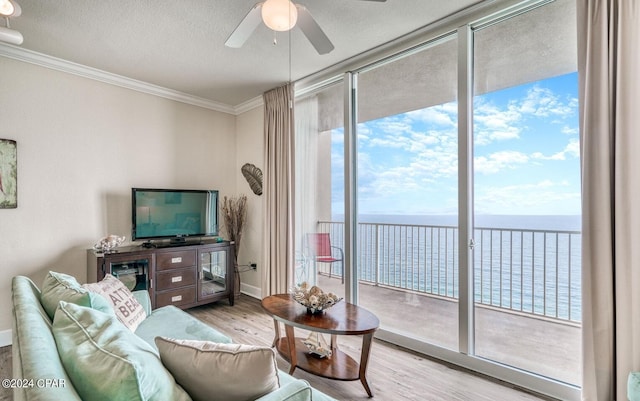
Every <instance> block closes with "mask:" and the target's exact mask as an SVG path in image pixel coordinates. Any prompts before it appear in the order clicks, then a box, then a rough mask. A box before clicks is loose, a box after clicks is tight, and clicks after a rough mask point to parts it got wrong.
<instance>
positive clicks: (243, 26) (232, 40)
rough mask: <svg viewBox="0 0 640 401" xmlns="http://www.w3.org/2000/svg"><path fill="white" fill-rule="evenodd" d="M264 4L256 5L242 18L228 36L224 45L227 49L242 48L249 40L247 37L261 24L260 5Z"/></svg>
mask: <svg viewBox="0 0 640 401" xmlns="http://www.w3.org/2000/svg"><path fill="white" fill-rule="evenodd" d="M263 4H264V3H258V4H256V5H255V6H253V8H252V9H251V11H249V13H248V14H247V15H246V16H245V17H244V19H243V20H242V21H241V22H240V24H239V25H238V26H237V27H236V29H235V30H234V31H233V32H232V33H231V35H229V38H228V39H227V41H226V42H224V45H225V46H227V47H235V48H238V47H242V45H243V44H244V42H246V41H247V39H249V36H251V34H252V33H253V31H255V29H256V28H257V27H258V25H260V23H261V22H262V11H261V10H262V5H263Z"/></svg>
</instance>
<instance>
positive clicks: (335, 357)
mask: <svg viewBox="0 0 640 401" xmlns="http://www.w3.org/2000/svg"><path fill="white" fill-rule="evenodd" d="M262 307H263V308H264V309H265V310H266V311H267V313H269V314H270V315H271V316H272V317H273V323H274V326H275V330H276V335H275V339H274V340H273V346H275V347H276V349H277V350H278V352H279V353H280V355H282V357H283V358H284V359H285V360H286V361H287V362H289V363H290V364H291V369H290V370H289V374H293V371H294V370H296V367H298V368H300V369H302V370H305V371H307V372H309V373H312V374H314V375H317V376H321V377H326V378H328V379H334V380H345V381H347V380H360V382H362V385H363V386H364V389H365V390H366V391H367V394H368V395H369V397H373V395H372V393H371V388H370V387H369V383H367V377H366V373H367V364H368V362H369V353H370V351H371V342H372V340H373V333H374V332H375V331H376V330H377V329H378V326H379V325H380V321H379V320H378V318H377V317H376V316H375V315H374V314H373V313H371V312H369V311H368V310H366V309H364V308H361V307H359V306H357V305H353V304H350V303H348V302H344V301H340V302H338V303H337V304H335V305H334V306H333V307H332V308H329V309H327V310H326V311H325V312H324V313H322V314H310V313H307V309H306V308H305V307H304V306H302V305H300V304H298V303H297V302H296V301H294V300H293V298H292V297H291V295H289V294H278V295H272V296H269V297H266V298H264V299H263V300H262ZM278 322H282V323H283V324H284V328H285V334H286V336H285V337H281V336H280V325H279V323H278ZM294 327H297V328H300V329H304V330H309V331H313V332H318V333H325V334H330V335H331V351H332V355H331V356H329V357H319V356H317V355H315V354H312V353H310V352H309V351H308V349H307V347H306V346H305V345H304V344H303V342H302V341H303V340H304V339H303V338H300V337H296V336H295V333H294ZM338 335H344V336H355V335H362V351H361V354H360V362H358V361H356V360H354V359H353V358H351V357H350V356H349V355H347V354H345V353H344V352H342V351H341V350H339V349H338V343H337V341H336V336H338Z"/></svg>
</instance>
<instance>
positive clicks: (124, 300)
mask: <svg viewBox="0 0 640 401" xmlns="http://www.w3.org/2000/svg"><path fill="white" fill-rule="evenodd" d="M82 288H84V289H86V290H87V291H91V292H95V293H97V294H100V295H102V296H103V297H105V298H106V299H107V301H109V302H110V303H111V305H113V310H114V312H115V314H116V317H117V318H118V320H119V321H121V322H122V324H124V325H125V326H127V327H128V328H129V330H131V331H136V329H137V328H138V326H139V325H140V323H142V322H143V321H144V319H146V318H147V313H146V312H145V311H144V308H143V307H142V305H141V304H140V302H138V300H137V299H136V298H135V297H134V296H133V294H132V293H131V291H129V289H128V288H127V287H126V286H125V285H124V283H123V282H122V281H120V280H118V279H117V278H115V277H113V276H112V275H111V274H107V275H106V276H105V278H104V279H103V280H102V281H100V282H99V283H91V284H84V285H83V286H82Z"/></svg>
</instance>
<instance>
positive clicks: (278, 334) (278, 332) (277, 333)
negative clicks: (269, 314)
mask: <svg viewBox="0 0 640 401" xmlns="http://www.w3.org/2000/svg"><path fill="white" fill-rule="evenodd" d="M273 326H274V327H275V332H276V336H275V338H274V339H273V344H271V346H272V347H275V346H276V343H277V342H278V339H279V338H280V325H279V324H278V321H277V320H276V319H273Z"/></svg>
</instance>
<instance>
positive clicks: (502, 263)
mask: <svg viewBox="0 0 640 401" xmlns="http://www.w3.org/2000/svg"><path fill="white" fill-rule="evenodd" d="M318 228H319V231H320V232H328V233H330V235H331V241H332V244H333V245H336V246H340V247H343V244H344V223H342V222H330V221H321V222H319V226H318ZM357 233H358V244H357V252H358V255H357V263H358V266H357V269H358V279H359V280H360V281H361V282H365V283H370V284H373V285H381V286H388V287H392V288H398V289H403V290H408V291H415V292H417V293H422V294H425V295H432V296H439V297H445V298H450V299H454V300H455V299H458V277H459V273H458V229H457V227H455V226H426V225H407V224H384V223H359V224H358V232H357ZM474 242H475V244H474V247H473V266H474V299H475V302H476V304H481V305H487V306H491V307H497V308H504V309H509V310H512V311H518V312H522V313H526V314H531V315H536V316H544V317H547V318H552V319H558V320H562V321H571V322H580V321H581V310H580V305H581V293H580V280H581V276H580V270H581V232H580V231H547V230H528V229H510V228H509V229H507V228H486V227H476V228H475V230H474ZM334 271H335V270H334Z"/></svg>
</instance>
